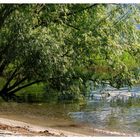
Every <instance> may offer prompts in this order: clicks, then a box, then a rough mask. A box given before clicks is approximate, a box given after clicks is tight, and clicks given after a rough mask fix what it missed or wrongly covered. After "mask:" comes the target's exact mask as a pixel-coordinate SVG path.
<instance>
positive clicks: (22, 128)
mask: <svg viewBox="0 0 140 140" xmlns="http://www.w3.org/2000/svg"><path fill="white" fill-rule="evenodd" d="M92 132H93V134H92V135H88V134H87V135H86V134H81V133H75V132H70V131H65V130H58V129H53V128H50V127H42V126H37V125H33V124H28V123H25V122H21V121H17V120H11V119H6V118H0V136H56V137H62V136H63V137H69V136H72V137H73V136H78V137H85V136H86V137H87V136H134V137H137V136H140V135H138V134H134V133H133V134H126V133H120V132H111V131H107V130H100V129H94V130H93V131H92Z"/></svg>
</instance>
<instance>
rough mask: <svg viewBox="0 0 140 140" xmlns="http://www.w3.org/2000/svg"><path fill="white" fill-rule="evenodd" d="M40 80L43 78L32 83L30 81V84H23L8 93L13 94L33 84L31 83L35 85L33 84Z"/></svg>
mask: <svg viewBox="0 0 140 140" xmlns="http://www.w3.org/2000/svg"><path fill="white" fill-rule="evenodd" d="M40 82H42V80H37V81H34V82H31V83H28V84H26V85H23V86H21V87H18V88H16V89H14V90H12V91H10V92H9V93H8V94H13V93H15V92H17V91H19V90H21V89H23V88H26V87H29V86H31V85H33V84H36V83H40Z"/></svg>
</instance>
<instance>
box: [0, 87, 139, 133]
mask: <svg viewBox="0 0 140 140" xmlns="http://www.w3.org/2000/svg"><path fill="white" fill-rule="evenodd" d="M132 91H133V92H135V93H136V94H138V95H139V93H140V87H134V88H133V89H132ZM0 117H6V118H10V119H15V120H20V121H24V122H27V123H32V124H36V125H41V126H49V127H52V128H56V129H64V130H68V131H74V132H79V133H85V134H89V135H92V134H93V128H97V129H103V130H109V131H117V132H121V133H122V132H124V133H129V134H130V133H137V134H138V135H140V99H139V98H138V97H136V98H129V99H128V100H117V101H115V102H112V101H111V102H107V101H106V100H102V99H101V100H96V99H92V100H91V99H88V100H87V104H82V105H81V104H78V103H69V104H66V103H65V104H64V103H59V104H58V103H57V104H56V103H52V104H50V103H34V104H29V103H12V102H9V103H5V102H1V103H0Z"/></svg>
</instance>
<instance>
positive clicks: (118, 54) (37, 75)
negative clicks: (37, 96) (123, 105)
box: [0, 4, 140, 100]
mask: <svg viewBox="0 0 140 140" xmlns="http://www.w3.org/2000/svg"><path fill="white" fill-rule="evenodd" d="M0 19H1V22H0V32H1V36H0V76H1V77H3V78H4V79H5V81H6V82H5V85H4V86H3V87H2V88H1V91H0V94H1V96H2V97H3V98H5V97H7V96H9V98H11V96H12V97H13V96H14V95H13V94H14V93H15V92H18V91H19V90H21V89H23V88H25V87H28V86H30V85H32V84H35V83H38V82H42V83H45V84H46V86H47V89H48V91H49V92H50V91H52V90H53V91H56V92H59V93H61V95H60V97H63V96H64V97H65V98H68V99H69V98H70V99H78V97H80V98H83V97H82V96H83V95H84V94H85V92H86V82H87V81H89V80H91V81H93V82H94V83H95V85H98V84H101V83H105V82H109V83H110V84H111V85H112V86H115V87H117V88H120V87H122V86H125V85H129V86H131V84H132V80H134V79H136V78H137V77H138V76H136V72H135V70H136V68H137V67H139V64H140V62H139V60H140V59H139V53H138V52H139V51H140V47H139V30H138V29H137V28H136V26H137V24H139V22H140V20H139V19H140V17H139V5H136V4H29V5H24V4H23V5H22V4H21V5H18V4H14V5H4V4H1V5H0ZM53 93H54V92H53ZM81 93H82V94H81ZM67 96H68V97H67ZM9 98H5V99H7V100H8V99H9Z"/></svg>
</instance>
